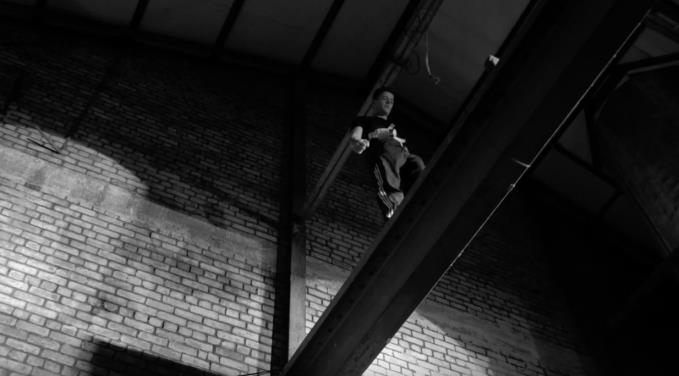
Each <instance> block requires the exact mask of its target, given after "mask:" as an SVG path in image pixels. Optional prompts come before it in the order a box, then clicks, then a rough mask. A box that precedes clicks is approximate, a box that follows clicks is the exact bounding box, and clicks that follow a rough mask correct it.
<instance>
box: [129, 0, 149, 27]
mask: <svg viewBox="0 0 679 376" xmlns="http://www.w3.org/2000/svg"><path fill="white" fill-rule="evenodd" d="M149 1H150V0H139V1H138V2H137V8H136V9H135V10H134V14H133V15H132V20H130V26H129V27H130V30H131V31H132V32H135V31H136V30H137V29H138V28H139V25H140V24H141V20H142V19H143V18H144V13H145V12H146V8H148V6H149Z"/></svg>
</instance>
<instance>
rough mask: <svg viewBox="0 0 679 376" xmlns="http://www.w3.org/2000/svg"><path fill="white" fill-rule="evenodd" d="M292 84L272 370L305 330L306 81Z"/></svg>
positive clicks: (289, 353) (299, 78)
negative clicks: (302, 214)
mask: <svg viewBox="0 0 679 376" xmlns="http://www.w3.org/2000/svg"><path fill="white" fill-rule="evenodd" d="M291 84H292V85H291V89H290V96H289V98H290V101H289V103H288V105H289V118H288V121H287V123H288V132H287V134H286V137H285V144H286V145H287V147H286V148H285V151H284V155H285V156H284V161H286V162H285V165H284V166H285V168H284V171H285V172H286V173H283V174H281V176H282V181H281V196H280V197H281V199H280V215H279V228H280V230H279V237H278V242H277V243H278V252H277V253H276V257H277V260H276V300H275V306H274V326H273V342H274V343H273V346H272V347H273V350H272V356H271V369H272V370H280V369H281V368H282V367H283V366H284V365H285V363H286V362H287V361H288V359H289V358H290V357H291V356H292V354H293V353H294V352H295V350H296V349H297V347H298V346H299V344H300V343H302V340H303V339H304V336H305V334H306V248H305V245H306V225H305V222H304V218H301V217H300V216H299V215H298V213H299V210H300V207H301V205H302V203H303V202H304V194H305V192H306V168H305V167H306V166H305V165H306V151H305V141H306V140H305V138H306V132H305V128H306V124H305V123H306V115H305V110H304V103H305V100H304V95H305V86H306V83H305V79H304V77H303V76H296V77H295V78H294V79H293V81H292V83H291Z"/></svg>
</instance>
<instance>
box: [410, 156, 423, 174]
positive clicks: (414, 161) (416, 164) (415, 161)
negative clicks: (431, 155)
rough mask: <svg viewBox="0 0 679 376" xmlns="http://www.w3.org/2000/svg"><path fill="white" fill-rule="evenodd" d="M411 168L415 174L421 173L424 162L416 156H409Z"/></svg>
mask: <svg viewBox="0 0 679 376" xmlns="http://www.w3.org/2000/svg"><path fill="white" fill-rule="evenodd" d="M410 164H411V168H412V169H413V170H414V171H415V172H418V173H419V172H422V171H423V170H424V161H423V160H422V158H420V157H419V156H417V155H412V154H411V155H410Z"/></svg>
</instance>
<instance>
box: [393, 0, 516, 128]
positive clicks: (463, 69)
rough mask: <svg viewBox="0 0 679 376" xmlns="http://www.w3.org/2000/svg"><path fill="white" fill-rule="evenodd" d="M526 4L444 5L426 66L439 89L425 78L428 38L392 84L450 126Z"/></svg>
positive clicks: (507, 0) (481, 0)
mask: <svg viewBox="0 0 679 376" xmlns="http://www.w3.org/2000/svg"><path fill="white" fill-rule="evenodd" d="M528 3H529V0H476V1H444V2H443V4H442V5H441V8H440V9H439V12H438V13H437V14H436V16H435V17H434V19H433V20H432V23H431V26H430V28H429V62H430V67H431V70H432V74H434V75H435V76H438V77H439V78H440V82H439V84H438V85H434V83H433V81H432V80H431V79H430V78H429V76H428V75H427V70H426V65H425V56H426V50H427V49H426V43H427V39H426V38H422V40H421V41H420V44H419V45H418V47H417V49H416V52H415V54H416V57H414V58H412V59H411V60H412V62H413V63H412V64H411V67H410V68H412V69H411V74H407V73H403V74H401V75H399V78H398V79H397V80H396V82H395V83H394V84H393V86H394V88H395V89H396V90H397V91H398V92H399V94H400V95H403V96H405V97H406V98H408V100H409V101H411V102H412V103H413V104H415V105H417V106H418V107H420V108H421V109H423V110H424V111H426V112H427V113H429V114H430V115H432V116H433V117H435V118H436V119H438V120H440V121H442V122H446V123H447V122H450V121H451V119H452V117H453V116H454V114H455V112H456V111H457V108H458V107H459V105H460V104H461V103H462V102H463V101H464V99H465V97H466V96H467V94H468V93H469V91H470V90H471V88H472V87H473V86H474V84H475V83H476V81H477V80H478V79H479V77H480V76H481V74H482V73H483V70H484V64H485V60H486V58H487V57H488V55H491V54H495V53H497V51H498V49H499V48H500V46H501V45H502V43H503V42H504V40H505V39H506V37H507V35H508V34H509V32H510V30H511V29H512V27H513V26H514V25H515V24H516V22H517V20H518V19H519V16H520V15H521V13H522V12H523V10H524V9H525V7H526V5H527V4H528Z"/></svg>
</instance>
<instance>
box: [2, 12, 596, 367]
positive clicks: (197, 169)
mask: <svg viewBox="0 0 679 376" xmlns="http://www.w3.org/2000/svg"><path fill="white" fill-rule="evenodd" d="M0 31H2V33H3V35H5V36H6V37H7V38H9V40H12V41H15V42H14V43H9V44H5V45H4V46H3V47H0V61H2V64H0V82H12V80H13V77H15V76H16V75H17V74H18V73H17V72H24V73H25V80H24V83H25V86H24V88H23V90H22V96H21V98H20V99H19V101H18V102H16V103H14V104H12V105H11V106H10V111H9V112H8V113H7V116H6V117H5V118H4V121H3V125H2V128H1V130H0V192H1V193H2V198H3V200H2V201H1V205H2V206H0V226H1V227H0V229H1V230H2V231H1V232H0V242H1V243H0V244H2V247H0V248H2V254H0V277H1V278H0V314H2V316H0V324H2V325H3V331H2V334H0V368H2V369H5V370H9V371H10V372H16V373H18V374H35V375H39V374H60V375H61V374H106V370H107V369H113V370H115V371H116V372H117V373H118V374H124V375H128V374H149V373H150V374H159V375H160V374H168V373H170V370H171V372H172V373H174V374H191V375H193V374H202V373H206V372H213V373H216V374H228V375H235V374H240V373H250V372H257V371H259V370H262V369H268V368H269V367H270V364H271V360H272V359H271V358H272V353H273V352H274V347H275V345H276V344H275V343H274V341H273V340H272V337H273V334H272V331H273V314H274V305H275V294H274V291H275V286H274V272H275V270H274V268H275V267H274V265H275V252H276V246H277V244H276V241H277V237H278V232H277V221H278V205H279V195H280V193H279V187H280V186H282V182H283V181H284V179H285V176H283V175H284V173H282V172H281V166H282V163H281V161H282V160H283V158H282V157H283V156H284V155H283V154H284V150H285V145H283V141H282V140H283V139H284V137H283V135H284V134H285V132H284V130H285V129H284V127H285V125H286V119H287V114H286V108H285V106H286V104H287V103H288V98H287V93H288V89H289V88H288V84H287V83H286V81H285V80H283V79H281V78H278V77H275V76H269V75H265V74H263V73H258V72H253V71H247V70H242V69H237V68H229V69H226V68H225V67H223V66H221V67H217V66H211V65H210V64H208V63H206V62H203V61H200V60H197V59H190V58H183V57H180V56H176V55H173V54H166V53H162V52H157V51H141V50H135V49H132V50H131V51H126V50H125V49H121V48H119V47H116V46H113V45H109V44H107V43H102V41H101V40H94V39H93V40H90V39H88V38H85V37H82V36H77V35H69V34H64V33H59V32H55V31H51V32H49V33H40V32H36V31H34V30H32V29H29V28H26V27H24V26H21V25H17V24H13V23H11V22H3V23H2V24H1V25H0ZM128 53H129V54H128ZM120 56H122V58H120V63H119V65H118V66H116V68H117V69H116V70H115V73H116V74H115V75H114V76H113V77H112V78H111V79H109V80H108V81H107V84H106V85H105V87H104V89H103V91H102V92H101V95H100V97H99V99H98V100H97V101H96V102H95V103H94V105H93V107H92V108H91V110H90V111H88V113H87V116H86V117H85V118H84V120H83V121H82V123H81V124H80V127H79V129H78V132H77V133H75V136H74V137H73V138H72V139H71V140H70V141H69V143H68V145H67V147H66V148H65V149H64V150H63V152H62V153H61V154H57V153H53V152H50V151H48V150H47V149H46V148H45V147H44V146H48V147H55V146H56V147H59V146H60V145H62V143H63V142H64V134H65V133H66V132H67V131H68V129H70V127H71V126H72V125H73V124H74V123H73V122H74V121H75V119H77V118H78V116H79V114H80V113H81V110H82V109H83V108H85V107H86V105H87V103H88V98H90V95H92V94H93V93H94V92H95V91H96V87H97V86H98V85H99V83H100V82H101V80H102V78H103V77H104V76H105V75H106V71H107V69H108V68H109V67H111V66H112V62H115V61H117V59H119V57H120ZM0 95H4V94H2V91H0ZM307 98H308V101H307V106H306V113H307V117H308V119H307V126H308V135H309V139H308V144H307V153H308V165H307V170H308V171H309V178H308V179H307V181H308V183H309V188H310V187H311V186H312V185H313V184H314V183H315V182H316V179H317V177H318V176H319V175H320V172H321V171H322V169H323V168H324V167H325V164H326V163H327V160H328V159H329V158H330V155H331V153H332V152H333V151H334V148H335V146H336V145H337V143H338V142H339V140H340V139H341V137H342V135H343V133H344V132H345V131H346V128H347V126H348V124H349V123H350V122H351V119H352V118H353V116H354V114H355V111H356V110H357V109H358V107H359V105H360V101H361V98H357V97H356V95H355V94H353V93H351V92H344V91H341V90H334V89H328V88H323V87H316V86H313V85H312V86H311V87H310V92H309V94H308V95H307ZM3 100H4V98H3ZM401 126H402V124H401V123H399V127H401ZM40 129H42V131H40ZM415 129H416V128H415ZM410 130H412V128H411V129H407V125H406V128H405V129H403V131H402V132H401V133H402V134H404V135H408V139H409V142H410V141H411V140H413V139H414V138H415V139H417V137H418V135H417V134H415V135H414V136H411V134H413V133H409V131H410ZM48 140H49V142H48ZM50 143H51V144H52V145H50ZM41 145H42V146H41ZM414 145H416V147H415V149H416V151H420V150H423V149H420V150H418V148H417V141H414ZM423 151H424V150H423ZM425 156H426V155H425ZM363 163H364V161H363V160H362V159H361V158H359V157H355V156H354V157H351V158H350V160H349V161H348V164H347V166H346V167H345V169H344V170H343V172H342V173H341V174H340V176H339V178H338V181H337V183H336V184H335V185H333V187H332V188H331V189H330V192H329V194H328V197H327V199H326V200H325V201H324V202H323V204H322V205H321V207H320V208H319V211H318V212H317V213H316V215H315V216H314V217H313V218H312V219H311V220H310V222H309V225H308V235H309V243H308V246H307V252H308V255H309V256H310V257H309V258H308V263H309V267H308V270H309V275H308V281H307V287H308V295H307V298H308V299H307V305H308V308H309V310H308V320H307V324H308V328H309V329H310V327H311V325H312V324H313V322H315V321H316V320H317V319H318V317H319V316H320V314H321V313H322V310H323V309H324V307H325V306H327V305H328V304H329V301H330V300H331V299H332V297H333V296H334V294H335V293H336V291H337V290H338V288H339V286H340V284H341V283H342V281H344V279H346V277H347V273H348V272H349V271H350V270H351V268H353V266H355V265H356V263H357V262H358V260H359V259H360V257H361V255H362V254H363V253H364V251H365V250H366V249H367V248H368V247H369V246H370V244H371V242H372V240H373V238H374V236H375V234H376V233H377V232H378V231H379V230H380V228H381V226H382V225H383V220H382V219H381V218H380V216H379V210H378V207H377V201H376V199H375V197H374V189H373V182H372V180H371V178H370V175H369V174H368V173H367V172H366V170H367V166H365V165H364V164H363ZM519 212H520V211H519ZM509 222H511V221H509ZM506 228H507V226H506V224H497V225H495V227H493V228H492V229H491V230H489V231H488V232H486V233H485V234H484V235H483V236H482V237H481V238H480V240H479V241H477V242H476V243H475V244H474V246H472V247H471V249H470V250H469V251H468V252H467V254H466V255H465V256H464V257H463V258H462V259H461V261H460V263H459V265H457V266H456V268H455V270H454V271H453V272H451V273H449V274H448V275H447V276H446V277H445V278H444V279H443V280H442V281H441V283H439V285H438V286H437V287H436V288H435V290H434V291H433V292H432V293H431V295H430V297H429V298H428V299H427V300H426V301H425V302H424V303H423V304H422V306H421V307H420V308H419V309H418V310H417V311H416V312H414V313H413V315H412V316H411V317H410V319H409V320H408V322H407V323H406V324H405V325H404V326H403V327H402V328H401V330H400V331H399V333H398V334H397V335H396V336H395V337H394V338H393V339H392V341H391V343H390V344H389V345H388V346H387V348H386V349H385V350H384V351H383V352H382V354H381V355H380V356H379V358H378V359H377V360H376V361H375V362H374V364H373V365H372V366H371V368H370V370H369V371H368V374H376V375H383V374H387V375H396V374H426V375H438V374H441V375H451V374H453V375H454V374H464V375H472V374H498V375H499V374H514V375H519V374H520V375H524V374H528V375H531V374H536V375H546V374H557V375H559V374H564V375H565V374H571V375H579V374H585V372H584V371H583V368H584V367H586V364H587V359H586V357H583V356H582V353H583V350H582V349H581V348H579V346H578V341H577V338H575V337H574V335H573V334H572V327H571V325H570V322H569V320H568V316H567V314H566V313H565V312H566V310H565V309H564V307H563V306H562V305H560V301H559V298H558V297H559V295H558V291H556V292H555V291H554V289H553V286H552V285H550V284H549V283H547V282H545V281H547V280H548V279H547V278H546V277H545V274H547V273H546V272H545V266H544V263H543V262H542V260H540V259H539V257H538V256H537V254H539V253H540V251H541V249H542V248H541V247H542V245H541V244H540V243H539V242H538V241H537V240H535V239H531V238H528V239H524V238H521V237H519V238H518V239H517V238H515V237H513V236H511V234H512V233H513V232H512V231H509V232H507V231H504V232H503V229H506ZM528 228H529V227H528ZM508 234H509V235H508ZM536 281H538V282H536ZM536 285H537V286H538V288H536V287H535V286H536ZM557 353H558V354H559V355H558V356H557V355H555V354H557ZM154 372H155V373H154Z"/></svg>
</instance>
